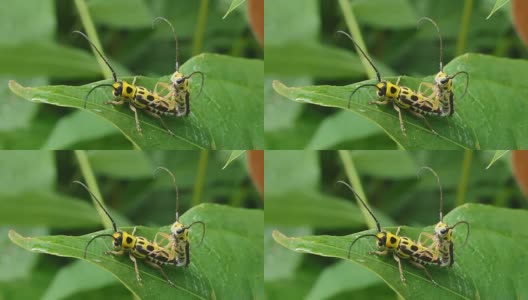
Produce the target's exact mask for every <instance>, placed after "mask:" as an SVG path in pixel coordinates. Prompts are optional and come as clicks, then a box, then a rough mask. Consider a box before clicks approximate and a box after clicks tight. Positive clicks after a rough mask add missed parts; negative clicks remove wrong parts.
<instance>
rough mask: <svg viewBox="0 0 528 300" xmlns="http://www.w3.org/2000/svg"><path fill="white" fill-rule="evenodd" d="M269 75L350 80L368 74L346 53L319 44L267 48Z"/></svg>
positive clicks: (357, 61)
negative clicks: (352, 77) (310, 76)
mask: <svg viewBox="0 0 528 300" xmlns="http://www.w3.org/2000/svg"><path fill="white" fill-rule="evenodd" d="M264 55H265V57H266V70H265V72H266V74H281V75H286V76H308V75H312V76H314V77H317V78H331V79H335V78H350V77H351V76H354V75H356V76H358V75H362V74H365V71H364V69H363V66H362V65H361V62H360V61H359V59H358V57H357V56H356V55H354V54H352V53H351V52H350V51H346V50H344V49H340V48H336V47H331V46H326V45H322V44H319V43H315V42H311V43H298V42H295V43H285V44H280V45H266V46H265V47H264Z"/></svg>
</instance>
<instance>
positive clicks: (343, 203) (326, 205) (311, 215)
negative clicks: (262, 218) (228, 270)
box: [265, 192, 363, 228]
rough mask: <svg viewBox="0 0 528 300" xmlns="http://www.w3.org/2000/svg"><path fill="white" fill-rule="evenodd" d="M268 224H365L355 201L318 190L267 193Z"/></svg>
mask: <svg viewBox="0 0 528 300" xmlns="http://www.w3.org/2000/svg"><path fill="white" fill-rule="evenodd" d="M265 210H266V224H276V225H283V226H304V225H310V226H312V227H315V228H350V227H354V226H358V225H360V224H363V217H362V215H361V213H360V211H359V209H358V207H357V206H356V205H354V203H353V202H351V201H347V200H344V199H340V198H336V197H330V196H326V195H322V194H320V193H316V192H291V193H286V194H280V195H270V196H266V208H265Z"/></svg>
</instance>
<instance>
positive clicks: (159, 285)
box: [9, 204, 264, 299]
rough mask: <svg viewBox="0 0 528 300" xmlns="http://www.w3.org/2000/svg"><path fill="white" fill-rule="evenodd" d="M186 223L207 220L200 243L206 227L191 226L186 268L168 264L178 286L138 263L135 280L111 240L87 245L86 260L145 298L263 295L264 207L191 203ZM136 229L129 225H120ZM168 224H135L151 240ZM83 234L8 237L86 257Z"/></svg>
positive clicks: (30, 247)
mask: <svg viewBox="0 0 528 300" xmlns="http://www.w3.org/2000/svg"><path fill="white" fill-rule="evenodd" d="M180 220H181V221H182V222H183V223H184V224H190V223H191V222H193V221H197V220H200V221H203V222H204V223H205V224H206V235H205V238H204V241H203V243H202V245H201V246H200V247H197V245H198V243H199V240H200V238H201V233H202V230H201V228H200V227H199V226H196V227H193V228H192V229H191V233H190V239H191V245H192V246H191V255H192V259H191V264H190V265H189V267H188V268H176V267H173V266H166V267H164V270H165V273H166V274H167V275H168V276H169V278H170V279H171V281H173V282H174V283H175V285H176V287H171V286H170V285H169V284H168V283H167V282H166V281H165V280H164V279H163V277H162V275H161V274H160V273H159V271H157V270H155V269H153V268H151V267H149V266H147V265H145V264H144V263H142V262H141V261H139V262H138V267H139V272H140V274H141V277H142V279H143V286H140V285H139V284H138V282H137V280H136V274H135V272H134V265H133V263H132V262H131V261H130V259H129V258H128V256H126V255H125V256H118V257H114V256H110V255H105V254H103V252H105V251H108V250H109V249H111V241H110V239H102V238H101V239H98V240H96V241H95V242H94V243H92V244H91V245H90V247H89V249H88V253H87V260H88V261H89V262H91V263H93V264H96V265H97V266H99V267H101V268H103V269H106V270H108V271H110V272H111V273H112V275H113V276H115V277H116V278H117V279H118V280H119V281H121V282H122V283H123V284H124V285H125V286H126V287H127V288H128V289H129V290H130V291H132V293H134V294H135V295H136V296H138V297H139V298H141V299H175V298H177V299H262V298H263V297H264V295H263V287H262V282H263V271H262V265H263V255H264V253H263V249H262V240H263V232H264V216H263V213H262V211H258V210H248V209H240V208H230V207H225V206H220V205H213V204H202V205H198V206H196V207H193V208H192V209H190V210H189V211H187V212H186V213H185V214H184V215H182V216H181V218H180ZM120 229H121V230H127V231H129V232H131V231H132V228H131V227H127V228H120ZM159 231H162V232H168V231H169V227H168V226H165V227H161V228H148V227H137V232H136V234H138V235H141V236H145V237H147V238H148V239H150V240H152V239H153V238H154V235H155V234H156V233H157V232H159ZM100 233H107V234H108V233H111V230H104V231H100V232H96V233H92V234H87V235H84V236H44V237H23V236H21V235H19V234H18V233H16V232H15V231H11V232H10V233H9V237H10V238H11V240H12V241H13V242H14V243H15V244H17V245H19V246H20V247H22V248H24V249H27V250H30V251H33V252H38V253H47V254H52V255H56V256H63V257H74V258H79V259H83V254H84V248H85V246H86V243H87V242H88V240H89V239H90V238H91V237H92V236H94V235H95V234H100Z"/></svg>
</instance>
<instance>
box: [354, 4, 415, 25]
mask: <svg viewBox="0 0 528 300" xmlns="http://www.w3.org/2000/svg"><path fill="white" fill-rule="evenodd" d="M351 5H352V9H353V11H354V14H355V15H356V16H357V18H358V20H359V21H360V22H361V23H365V24H368V25H371V26H375V27H381V28H389V29H400V28H411V27H415V26H416V20H418V16H417V14H416V12H415V11H414V8H413V6H412V5H411V3H410V2H409V0H360V1H352V2H351ZM396 11H397V12H398V13H394V12H396Z"/></svg>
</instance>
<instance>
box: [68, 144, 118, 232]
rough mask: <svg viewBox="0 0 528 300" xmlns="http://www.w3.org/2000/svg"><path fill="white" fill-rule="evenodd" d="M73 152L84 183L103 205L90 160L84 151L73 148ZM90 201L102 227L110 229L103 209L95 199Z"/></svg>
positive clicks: (109, 223)
mask: <svg viewBox="0 0 528 300" xmlns="http://www.w3.org/2000/svg"><path fill="white" fill-rule="evenodd" d="M74 153H75V157H76V158H77V161H78V162H79V167H80V169H81V173H82V175H83V177H84V180H85V181H86V185H87V186H88V188H90V191H91V192H92V193H93V194H94V195H95V196H96V197H97V199H99V201H100V202H101V204H103V205H104V199H103V197H102V196H101V191H100V190H99V186H98V185H97V180H96V179H95V175H94V173H93V170H92V167H91V165H90V161H89V160H88V156H87V155H86V151H83V150H75V151H74ZM90 198H91V197H90ZM92 202H93V205H94V206H95V208H96V209H97V213H99V216H100V217H101V221H102V223H103V226H104V228H106V229H111V228H112V221H110V219H108V216H107V215H106V214H105V212H104V211H103V209H102V208H101V207H100V206H99V205H98V204H97V203H96V202H95V200H93V199H92Z"/></svg>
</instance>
